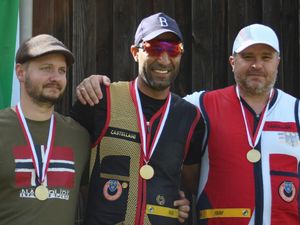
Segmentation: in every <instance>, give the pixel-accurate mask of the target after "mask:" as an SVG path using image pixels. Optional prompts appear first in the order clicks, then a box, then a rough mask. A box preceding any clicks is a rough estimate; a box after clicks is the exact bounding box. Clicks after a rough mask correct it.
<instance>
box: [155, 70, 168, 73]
mask: <svg viewBox="0 0 300 225" xmlns="http://www.w3.org/2000/svg"><path fill="white" fill-rule="evenodd" d="M154 71H155V72H156V73H168V70H154Z"/></svg>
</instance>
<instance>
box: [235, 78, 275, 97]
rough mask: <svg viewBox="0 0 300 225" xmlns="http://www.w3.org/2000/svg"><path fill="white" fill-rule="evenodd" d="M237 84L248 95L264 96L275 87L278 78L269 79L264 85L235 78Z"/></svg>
mask: <svg viewBox="0 0 300 225" xmlns="http://www.w3.org/2000/svg"><path fill="white" fill-rule="evenodd" d="M235 79H236V83H237V84H238V85H239V87H241V88H242V89H243V90H245V91H246V93H249V94H250V95H262V94H265V93H268V92H269V91H270V90H271V89H272V88H273V87H274V85H275V82H276V76H275V78H272V79H267V80H266V81H265V82H264V83H262V82H254V81H249V80H247V77H246V78H243V77H240V76H235Z"/></svg>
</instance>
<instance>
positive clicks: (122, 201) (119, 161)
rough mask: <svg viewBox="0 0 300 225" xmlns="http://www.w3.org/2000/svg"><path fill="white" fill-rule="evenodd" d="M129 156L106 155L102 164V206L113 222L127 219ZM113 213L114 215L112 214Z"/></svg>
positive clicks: (100, 189)
mask: <svg viewBox="0 0 300 225" xmlns="http://www.w3.org/2000/svg"><path fill="white" fill-rule="evenodd" d="M129 165H130V157H129V156H106V157H104V158H103V159H102V161H101V164H100V174H99V175H100V182H99V192H100V199H99V201H100V205H102V207H101V206H100V207H99V209H101V210H102V211H103V212H102V213H103V214H105V217H107V216H108V217H110V219H109V220H110V221H112V222H113V223H119V222H122V221H124V220H125V212H126V205H127V200H128V190H129ZM112 214H113V215H112Z"/></svg>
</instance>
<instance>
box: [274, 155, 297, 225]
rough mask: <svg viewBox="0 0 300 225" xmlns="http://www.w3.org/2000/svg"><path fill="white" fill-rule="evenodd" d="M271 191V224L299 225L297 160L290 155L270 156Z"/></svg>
mask: <svg viewBox="0 0 300 225" xmlns="http://www.w3.org/2000/svg"><path fill="white" fill-rule="evenodd" d="M270 175H271V190H272V211H271V213H272V214H271V223H272V224H284V222H286V221H289V225H292V224H299V200H298V195H299V172H298V160H297V158H295V157H293V156H290V155H283V154H272V155H270Z"/></svg>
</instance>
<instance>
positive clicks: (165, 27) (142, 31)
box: [134, 12, 183, 46]
mask: <svg viewBox="0 0 300 225" xmlns="http://www.w3.org/2000/svg"><path fill="white" fill-rule="evenodd" d="M166 32H172V33H174V34H175V35H176V36H177V37H178V39H179V40H180V41H181V42H183V38H182V34H181V32H180V30H179V27H178V25H177V23H176V21H175V20H174V19H172V18H171V17H169V16H167V15H166V14H164V13H162V12H160V13H156V14H154V15H151V16H149V17H146V18H144V19H143V20H142V21H141V23H140V25H139V26H138V28H137V30H136V33H135V37H134V44H135V45H136V46H138V44H139V43H140V42H142V41H150V40H152V39H153V38H155V37H157V36H158V35H160V34H162V33H166Z"/></svg>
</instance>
